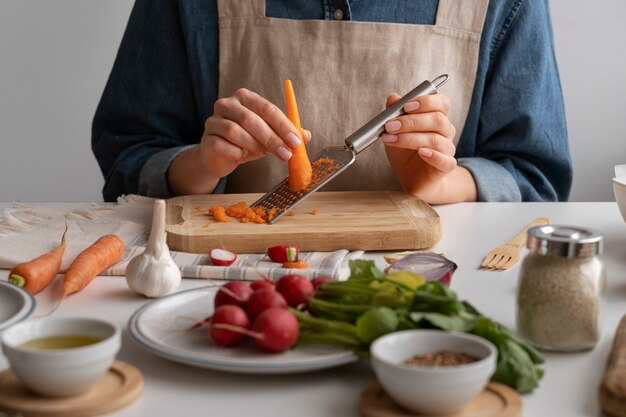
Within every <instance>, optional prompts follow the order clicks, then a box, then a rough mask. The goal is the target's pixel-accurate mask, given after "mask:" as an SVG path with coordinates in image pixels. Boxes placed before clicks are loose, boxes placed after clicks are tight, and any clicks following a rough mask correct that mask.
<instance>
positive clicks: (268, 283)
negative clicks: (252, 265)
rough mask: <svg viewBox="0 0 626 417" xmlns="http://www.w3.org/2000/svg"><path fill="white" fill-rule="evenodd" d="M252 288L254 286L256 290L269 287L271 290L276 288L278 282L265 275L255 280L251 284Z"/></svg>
mask: <svg viewBox="0 0 626 417" xmlns="http://www.w3.org/2000/svg"><path fill="white" fill-rule="evenodd" d="M250 288H252V289H253V290H254V291H256V290H260V289H262V288H269V289H271V290H273V289H275V288H276V284H274V281H272V280H270V279H268V278H266V277H263V278H262V279H260V280H258V281H253V282H252V283H251V284H250Z"/></svg>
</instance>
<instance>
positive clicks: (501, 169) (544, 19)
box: [457, 0, 572, 201]
mask: <svg viewBox="0 0 626 417" xmlns="http://www.w3.org/2000/svg"><path fill="white" fill-rule="evenodd" d="M498 8H499V10H497V9H498ZM494 10H495V11H494ZM490 13H492V18H493V19H495V18H494V14H495V15H499V16H501V18H500V20H499V24H498V25H496V26H494V28H493V30H492V31H491V32H490V33H489V34H488V35H489V36H488V38H486V39H483V40H482V42H483V45H482V46H483V47H484V48H483V59H482V61H481V64H479V74H478V77H477V85H476V88H475V91H474V97H473V99H472V100H473V101H472V107H471V110H470V114H469V115H468V121H467V123H466V126H465V129H464V131H463V133H462V137H461V140H460V141H459V146H458V148H457V158H458V162H459V165H461V166H464V167H465V168H467V169H468V170H469V171H470V172H471V173H472V175H473V177H474V179H475V181H476V185H477V187H478V196H479V199H480V200H481V201H519V200H522V201H557V200H566V199H567V198H568V196H569V192H570V188H571V183H572V164H571V159H570V154H569V145H568V140H567V128H566V122H565V111H564V106H563V97H562V92H561V86H560V79H559V74H558V69H557V64H556V59H555V54H554V46H553V37H552V27H551V22H550V14H549V9H548V5H547V1H546V0H537V1H534V0H533V1H529V0H511V1H507V2H493V1H492V2H491V4H490ZM488 18H489V15H488ZM483 36H485V33H483Z"/></svg>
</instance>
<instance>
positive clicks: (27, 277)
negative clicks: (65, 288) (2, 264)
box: [9, 223, 67, 294]
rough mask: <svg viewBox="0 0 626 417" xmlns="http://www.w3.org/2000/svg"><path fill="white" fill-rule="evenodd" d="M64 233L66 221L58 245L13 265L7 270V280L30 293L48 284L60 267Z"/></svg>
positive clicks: (63, 248)
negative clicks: (35, 256) (33, 257)
mask: <svg viewBox="0 0 626 417" xmlns="http://www.w3.org/2000/svg"><path fill="white" fill-rule="evenodd" d="M65 233H67V223H66V224H65V231H64V232H63V236H61V243H60V244H59V246H57V247H56V248H55V249H53V250H51V251H50V252H48V253H44V254H43V255H41V256H39V257H37V258H35V259H32V260H30V261H28V262H23V263H21V264H19V265H15V267H14V268H13V269H12V270H11V272H9V282H12V283H13V284H15V285H17V286H19V287H24V288H25V289H27V290H28V291H30V292H31V293H32V294H37V293H38V292H39V291H41V290H43V289H44V288H46V287H47V286H48V285H50V283H51V282H52V280H53V279H54V277H56V276H57V274H58V273H59V270H60V269H61V260H62V258H63V253H64V252H65V246H66V244H65Z"/></svg>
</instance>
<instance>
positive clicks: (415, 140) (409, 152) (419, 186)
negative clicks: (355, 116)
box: [382, 94, 473, 203]
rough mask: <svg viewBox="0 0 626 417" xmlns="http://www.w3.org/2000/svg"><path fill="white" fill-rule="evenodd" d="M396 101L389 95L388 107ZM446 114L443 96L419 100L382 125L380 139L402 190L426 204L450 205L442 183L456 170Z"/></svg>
mask: <svg viewBox="0 0 626 417" xmlns="http://www.w3.org/2000/svg"><path fill="white" fill-rule="evenodd" d="M399 99H400V96H399V95H397V94H391V95H390V96H389V97H387V107H389V106H391V105H392V104H393V103H395V102H396V101H398V100H399ZM449 110H450V99H449V98H448V97H447V96H445V95H443V94H431V95H426V96H421V97H418V98H416V99H415V100H413V101H411V102H409V103H407V104H405V105H404V111H405V112H406V114H405V115H403V116H400V117H397V118H395V119H393V120H390V121H389V122H387V123H386V124H385V131H386V133H384V134H383V136H382V140H383V142H384V143H385V145H386V146H385V150H386V153H387V158H388V159H389V163H390V164H391V166H392V168H393V170H394V172H395V174H396V176H397V178H398V180H399V181H400V184H401V185H402V187H403V188H404V190H405V191H406V192H407V193H409V194H413V195H415V196H417V197H419V198H421V199H422V200H424V201H426V202H429V203H442V202H450V201H448V200H449V196H448V195H446V194H447V193H446V190H445V189H444V188H445V186H446V184H445V182H446V181H445V180H446V177H447V176H448V175H449V174H451V173H453V172H454V171H455V170H457V168H458V167H457V163H456V159H455V158H454V154H455V152H456V147H455V146H454V143H453V142H452V140H453V139H454V135H455V134H456V129H455V127H454V126H453V125H452V123H451V122H450V120H449V119H448V112H449ZM472 182H473V181H472ZM444 196H445V197H444Z"/></svg>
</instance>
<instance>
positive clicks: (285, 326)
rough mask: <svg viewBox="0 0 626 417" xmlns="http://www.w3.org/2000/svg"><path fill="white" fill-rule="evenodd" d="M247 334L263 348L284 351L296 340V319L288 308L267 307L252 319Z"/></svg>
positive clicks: (271, 350)
mask: <svg viewBox="0 0 626 417" xmlns="http://www.w3.org/2000/svg"><path fill="white" fill-rule="evenodd" d="M248 335H249V336H251V337H252V338H253V339H254V340H255V342H256V344H257V345H259V346H260V347H261V348H263V349H265V350H268V351H270V352H284V351H285V350H287V349H289V348H290V347H292V346H293V345H294V344H295V343H296V341H297V340H298V320H297V319H296V316H294V315H293V313H292V312H291V311H289V310H285V309H283V308H268V309H267V310H265V311H263V312H262V313H261V314H260V315H259V317H257V318H256V319H255V320H254V323H252V332H249V333H248Z"/></svg>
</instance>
